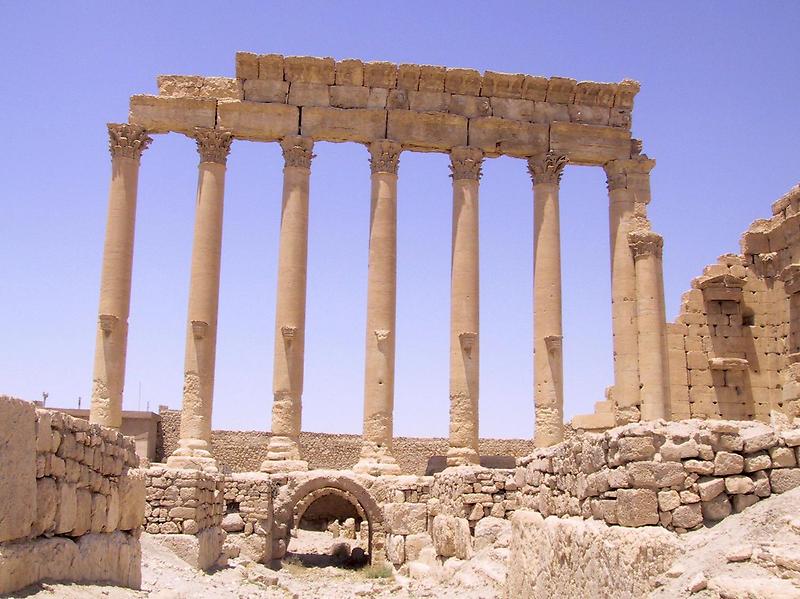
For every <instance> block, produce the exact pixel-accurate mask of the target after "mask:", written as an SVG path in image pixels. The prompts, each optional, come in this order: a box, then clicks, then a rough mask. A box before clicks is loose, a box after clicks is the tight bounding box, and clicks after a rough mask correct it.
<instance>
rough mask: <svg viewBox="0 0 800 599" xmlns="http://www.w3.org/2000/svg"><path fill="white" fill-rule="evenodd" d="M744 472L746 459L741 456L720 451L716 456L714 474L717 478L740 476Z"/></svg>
mask: <svg viewBox="0 0 800 599" xmlns="http://www.w3.org/2000/svg"><path fill="white" fill-rule="evenodd" d="M742 471H744V458H743V457H742V456H740V455H739V454H736V453H730V452H728V451H719V452H717V455H716V456H714V474H715V475H716V476H727V475H729V474H739V473H740V472H742Z"/></svg>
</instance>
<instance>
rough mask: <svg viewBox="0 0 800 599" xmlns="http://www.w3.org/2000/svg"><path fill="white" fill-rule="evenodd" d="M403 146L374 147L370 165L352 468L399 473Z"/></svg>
mask: <svg viewBox="0 0 800 599" xmlns="http://www.w3.org/2000/svg"><path fill="white" fill-rule="evenodd" d="M400 150H401V147H400V144H397V143H395V142H392V141H387V140H380V141H376V142H373V143H372V144H371V145H370V155H371V160H370V165H371V169H372V183H371V200H370V201H371V206H370V229H369V263H368V274H367V331H366V353H365V366H364V370H365V373H364V433H363V441H362V448H361V456H360V458H359V461H358V463H357V464H356V465H355V467H354V470H356V471H359V472H367V473H369V474H374V475H379V474H399V473H400V467H399V466H398V465H397V462H396V460H395V459H394V457H393V456H392V436H393V430H394V427H393V411H394V357H395V319H396V303H397V300H396V297H397V164H398V157H399V154H400Z"/></svg>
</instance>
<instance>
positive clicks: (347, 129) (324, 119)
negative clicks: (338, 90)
mask: <svg viewBox="0 0 800 599" xmlns="http://www.w3.org/2000/svg"><path fill="white" fill-rule="evenodd" d="M301 134H302V135H308V136H310V137H313V138H314V139H315V140H319V141H360V142H369V141H372V140H375V139H383V138H385V137H386V112H385V111H383V110H366V109H350V110H345V109H340V108H320V107H316V108H313V107H309V108H304V109H303V115H302V122H301Z"/></svg>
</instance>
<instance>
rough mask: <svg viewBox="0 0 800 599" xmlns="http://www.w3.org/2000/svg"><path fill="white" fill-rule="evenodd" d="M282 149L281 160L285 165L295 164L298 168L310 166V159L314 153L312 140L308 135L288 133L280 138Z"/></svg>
mask: <svg viewBox="0 0 800 599" xmlns="http://www.w3.org/2000/svg"><path fill="white" fill-rule="evenodd" d="M281 149H282V150H283V160H284V164H285V166H296V167H298V168H311V159H312V158H314V156H315V154H314V153H312V150H313V149H314V140H313V139H311V138H310V137H303V136H301V135H290V136H289V137H284V138H283V139H282V140H281Z"/></svg>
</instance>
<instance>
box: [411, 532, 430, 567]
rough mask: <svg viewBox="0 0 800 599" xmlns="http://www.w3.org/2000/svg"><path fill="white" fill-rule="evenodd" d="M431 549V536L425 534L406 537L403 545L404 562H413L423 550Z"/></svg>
mask: <svg viewBox="0 0 800 599" xmlns="http://www.w3.org/2000/svg"><path fill="white" fill-rule="evenodd" d="M432 548H433V539H431V536H430V535H429V534H428V533H427V532H421V533H416V534H413V535H407V536H406V543H405V552H406V561H409V562H411V561H415V560H417V559H419V557H420V554H421V553H422V551H423V550H424V549H432Z"/></svg>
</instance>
